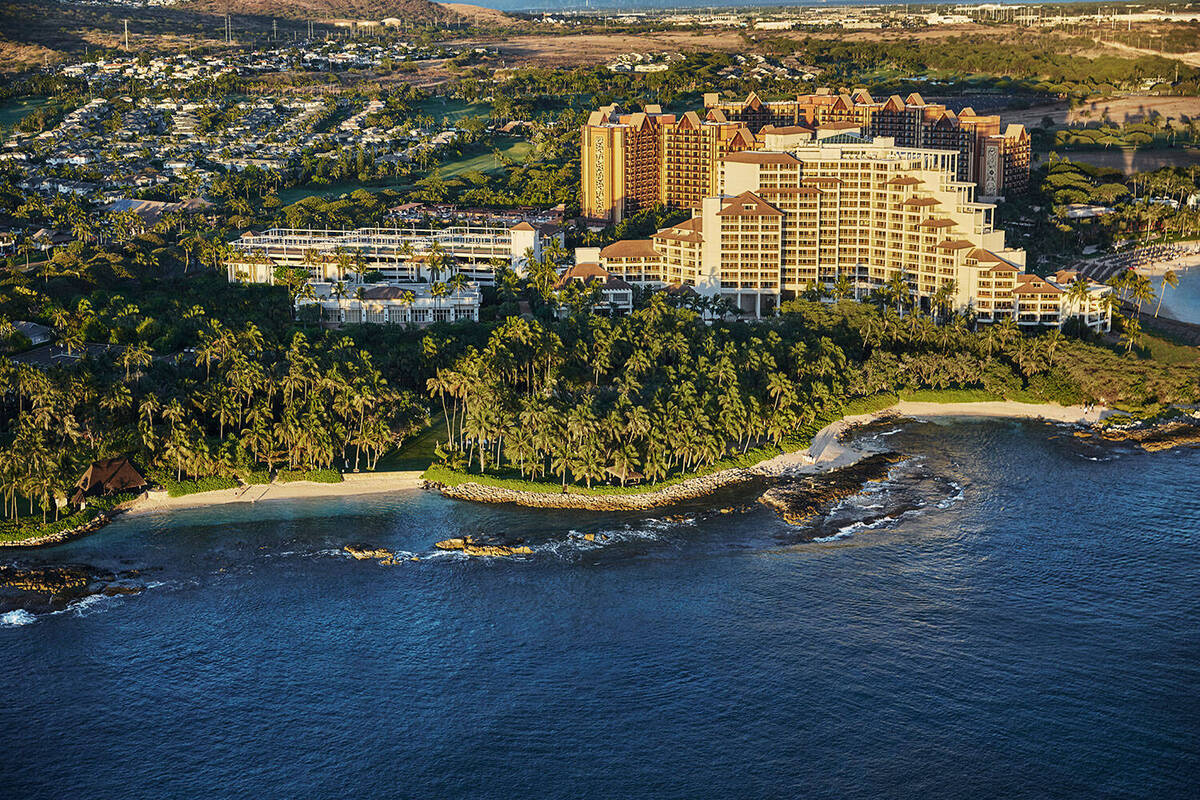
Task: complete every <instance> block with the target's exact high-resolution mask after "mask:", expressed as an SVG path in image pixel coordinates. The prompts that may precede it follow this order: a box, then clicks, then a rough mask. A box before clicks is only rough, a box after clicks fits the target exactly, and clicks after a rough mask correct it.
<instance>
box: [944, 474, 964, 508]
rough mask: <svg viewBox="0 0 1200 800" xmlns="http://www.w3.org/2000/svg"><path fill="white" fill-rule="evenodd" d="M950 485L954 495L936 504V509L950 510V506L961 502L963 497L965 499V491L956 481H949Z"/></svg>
mask: <svg viewBox="0 0 1200 800" xmlns="http://www.w3.org/2000/svg"><path fill="white" fill-rule="evenodd" d="M950 485H951V486H952V487H953V488H954V494H952V495H950V496H949V497H947V498H946V499H945V500H943V501H942V502H940V503H938V504H937V507H938V508H941V509H947V508H950V506H952V505H954V504H955V503H957V502H958V501H959V500H962V499H963V498H964V497H966V491H965V490H964V489H963V486H962V484H961V483H957V482H956V481H950Z"/></svg>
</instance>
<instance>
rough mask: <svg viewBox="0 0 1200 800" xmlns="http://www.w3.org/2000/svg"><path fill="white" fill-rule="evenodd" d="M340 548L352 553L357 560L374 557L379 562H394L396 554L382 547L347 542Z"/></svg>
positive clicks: (366, 559)
mask: <svg viewBox="0 0 1200 800" xmlns="http://www.w3.org/2000/svg"><path fill="white" fill-rule="evenodd" d="M342 549H343V550H345V551H346V552H347V553H349V554H350V555H352V556H353V557H354V558H355V560H357V561H368V560H371V559H374V560H377V561H379V563H380V564H394V563H396V554H395V553H393V552H392V551H391V550H388V549H386V548H383V547H372V546H370V545H366V544H348V545H346V546H345V547H343V548H342Z"/></svg>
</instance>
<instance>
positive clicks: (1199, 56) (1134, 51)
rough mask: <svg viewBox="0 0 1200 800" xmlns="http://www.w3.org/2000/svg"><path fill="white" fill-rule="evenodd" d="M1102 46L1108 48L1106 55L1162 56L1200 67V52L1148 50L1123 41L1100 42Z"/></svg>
mask: <svg viewBox="0 0 1200 800" xmlns="http://www.w3.org/2000/svg"><path fill="white" fill-rule="evenodd" d="M1098 44H1099V46H1100V48H1102V49H1104V50H1107V52H1106V53H1105V55H1122V56H1125V57H1126V58H1132V57H1136V56H1162V57H1163V58H1173V59H1175V60H1176V61H1181V62H1183V63H1184V64H1187V65H1188V66H1189V67H1200V52H1195V53H1164V52H1159V51H1158V50H1148V49H1146V48H1144V47H1132V46H1130V45H1127V44H1123V43H1121V42H1099V43H1098Z"/></svg>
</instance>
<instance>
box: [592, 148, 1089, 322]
mask: <svg viewBox="0 0 1200 800" xmlns="http://www.w3.org/2000/svg"><path fill="white" fill-rule="evenodd" d="M791 127H792V128H793V129H792V130H786V129H785V130H783V131H780V130H778V129H771V128H767V127H764V128H762V129H760V135H761V139H762V141H761V144H762V149H757V150H745V151H742V152H737V153H730V154H728V155H726V156H725V158H724V161H723V165H722V169H721V172H720V176H719V180H718V184H719V190H718V191H716V192H713V193H712V194H710V195H708V196H705V197H704V198H702V199H701V200H700V202H699V203H698V204H697V205H696V206H695V210H694V211H693V215H692V218H691V219H689V220H687V221H686V222H683V223H681V224H678V225H674V226H672V227H669V228H665V229H663V230H660V231H658V232H657V233H655V234H654V235H653V236H652V237H651V238H650V239H648V240H638V241H631V240H626V241H620V242H616V243H614V244H611V245H609V246H608V247H606V248H604V249H603V250H600V251H598V252H587V251H581V252H577V258H582V259H583V260H585V261H586V260H596V261H598V262H599V264H600V265H601V266H602V267H603V268H604V269H605V270H607V271H608V272H609V273H610V274H611V275H612V276H614V277H617V278H620V279H623V280H625V281H627V282H629V283H637V284H642V285H650V286H669V285H681V286H689V287H691V288H693V289H694V290H696V291H697V292H700V293H701V294H705V295H709V296H715V295H719V296H722V297H725V298H726V299H727V300H729V301H730V302H732V303H733V304H735V305H736V306H737V307H738V308H739V309H740V310H741V311H742V312H743V313H745V314H748V315H751V316H761V315H765V314H770V313H772V312H773V311H774V309H776V308H777V307H778V305H779V303H780V301H781V300H783V299H787V298H789V297H793V296H795V295H797V294H799V293H801V292H804V291H806V290H809V289H813V288H816V287H824V288H825V289H827V290H828V289H831V288H833V287H835V286H837V285H841V286H847V285H848V286H849V288H850V290H851V291H852V292H853V294H854V295H855V296H859V297H865V296H866V295H868V294H869V293H870V292H872V291H873V290H877V289H881V288H883V287H884V286H885V285H887V284H888V283H889V281H892V280H893V279H894V278H895V276H900V277H901V278H902V279H903V280H904V282H905V283H906V284H907V286H908V290H909V292H910V293H911V295H912V296H913V297H915V298H917V299H918V300H919V301H920V302H921V303H922V304H923V305H925V306H927V307H928V306H930V305H932V304H935V303H936V304H939V305H944V306H947V307H950V308H953V309H955V310H958V311H964V312H965V311H968V310H970V311H971V312H973V313H974V314H975V315H976V317H977V318H978V319H979V320H980V321H981V322H994V321H996V320H999V319H1001V318H1003V317H1005V316H1010V317H1013V318H1015V319H1016V320H1017V322H1018V323H1020V324H1023V325H1061V324H1063V323H1064V322H1065V321H1067V320H1068V319H1069V318H1071V317H1082V318H1083V320H1084V322H1085V324H1087V325H1089V326H1090V327H1092V328H1097V329H1107V328H1108V326H1109V312H1108V311H1107V306H1106V304H1105V302H1104V295H1105V294H1107V293H1108V292H1109V291H1111V290H1110V289H1108V287H1105V286H1102V285H1100V284H1091V283H1089V284H1087V289H1088V291H1087V293H1086V297H1081V296H1078V295H1076V293H1074V292H1072V291H1070V288H1069V283H1070V282H1071V280H1073V279H1074V276H1073V275H1065V274H1060V275H1058V276H1056V277H1055V278H1054V279H1043V278H1040V277H1037V276H1035V275H1030V274H1026V273H1025V272H1024V265H1025V253H1024V251H1023V250H1017V249H1013V248H1010V247H1007V246H1006V245H1005V242H1004V232H1003V231H1001V230H997V229H996V228H995V227H994V225H993V212H994V210H995V206H994V205H991V204H988V203H981V202H977V201H976V198H975V190H976V186H975V184H974V183H971V182H968V181H963V180H960V179H959V173H958V164H957V162H958V158H959V153H957V152H955V151H953V150H942V149H933V148H911V147H899V146H898V145H897V144H896V143H895V141H894V140H893V139H891V138H890V137H877V138H874V139H872V138H870V137H865V136H862V135H860V134H858V133H856V132H852V131H849V130H842V131H837V130H827V131H824V132H818V133H817V134H810V133H805V132H803V131H798V130H795V129H794V126H791ZM843 279H844V280H843Z"/></svg>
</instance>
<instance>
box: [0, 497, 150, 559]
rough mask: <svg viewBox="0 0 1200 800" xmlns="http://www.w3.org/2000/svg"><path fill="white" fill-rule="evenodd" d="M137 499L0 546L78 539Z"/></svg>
mask: <svg viewBox="0 0 1200 800" xmlns="http://www.w3.org/2000/svg"><path fill="white" fill-rule="evenodd" d="M139 499H141V498H140V497H139V498H135V499H134V500H129V501H127V502H124V503H121V504H120V505H118V506H113V507H112V508H111V509H109V510H108V511H102V512H101V513H100V514H98V515H96V517H95V518H94V519H92V520H89V521H88V522H85V523H83V524H82V525H79V526H77V527H74V528H68V529H67V530H65V531H58V532H56V533H48V534H46V535H45V536H34V537H32V538H29V539H21V540H19V541H15V542H7V541H4V542H0V547H46V546H48V545H52V544H62V543H63V542H69V541H71V540H72V539H78V538H79V537H81V536H87V535H88V534H89V533H94V532H95V531H98V530H100V529H101V528H103V527H104V526H105V525H107V524H108V523H109V522H111V521H112V518H113V517H115V516H117V515H118V514H121V513H123V512H124V511H126V510H127V509H129V508H132V507H133V505H134V504H135V503H137V501H138V500H139Z"/></svg>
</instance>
